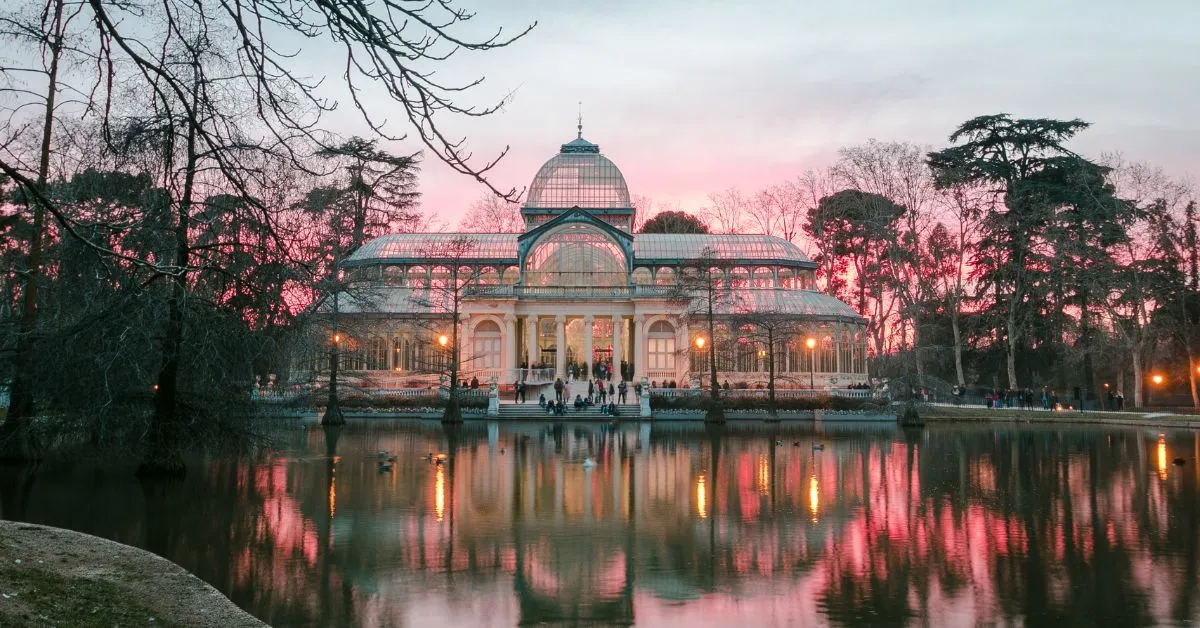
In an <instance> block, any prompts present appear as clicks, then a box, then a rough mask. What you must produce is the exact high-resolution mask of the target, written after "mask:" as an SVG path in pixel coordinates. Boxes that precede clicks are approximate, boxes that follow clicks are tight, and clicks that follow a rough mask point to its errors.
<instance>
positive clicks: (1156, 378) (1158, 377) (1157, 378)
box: [1146, 373, 1163, 405]
mask: <svg viewBox="0 0 1200 628" xmlns="http://www.w3.org/2000/svg"><path fill="white" fill-rule="evenodd" d="M1150 381H1151V382H1153V383H1154V385H1155V386H1162V383H1163V376H1162V374H1160V373H1155V374H1154V375H1151V376H1150ZM1152 403H1153V399H1152V398H1151V396H1150V395H1147V396H1146V404H1147V405H1149V404H1152Z"/></svg>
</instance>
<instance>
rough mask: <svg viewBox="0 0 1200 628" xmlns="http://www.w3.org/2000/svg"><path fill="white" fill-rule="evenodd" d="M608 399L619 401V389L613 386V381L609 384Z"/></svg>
mask: <svg viewBox="0 0 1200 628" xmlns="http://www.w3.org/2000/svg"><path fill="white" fill-rule="evenodd" d="M608 398H609V399H610V400H611V401H616V400H617V389H616V388H615V387H614V386H613V385H612V382H611V381H610V382H609V383H608Z"/></svg>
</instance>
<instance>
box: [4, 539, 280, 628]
mask: <svg viewBox="0 0 1200 628" xmlns="http://www.w3.org/2000/svg"><path fill="white" fill-rule="evenodd" d="M0 585H2V587H3V598H0V624H2V625H5V626H44V625H59V626H113V625H131V624H134V623H137V624H141V625H147V622H151V623H149V625H152V626H195V627H206V626H228V627H231V628H240V627H247V628H249V627H255V628H257V627H261V626H266V625H267V624H265V623H263V622H262V621H260V620H258V619H257V618H255V617H254V616H253V615H251V614H250V613H247V612H246V611H244V610H242V609H241V608H238V606H237V605H235V604H234V603H233V602H232V601H230V600H229V598H227V597H225V595H223V594H222V593H221V592H220V591H218V590H216V589H215V588H213V587H212V585H209V584H208V583H206V582H204V581H203V580H201V579H200V578H198V577H196V576H195V575H194V574H192V573H191V572H189V571H187V570H186V569H184V568H183V567H180V566H179V565H177V564H175V563H173V562H171V561H169V560H167V559H165V558H163V557H161V556H158V555H156V554H153V553H151V552H147V551H145V550H141V549H138V548H136V547H131V546H129V545H125V544H123V543H118V542H116V541H110V540H108V539H103V538H100V537H97V536H92V535H90V534H84V533H82V532H75V531H73V530H67V529H63V528H55V527H52V526H45V525H41V524H33V523H25V522H22V521H7V520H2V521H0Z"/></svg>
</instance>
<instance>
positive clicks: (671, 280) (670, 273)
mask: <svg viewBox="0 0 1200 628" xmlns="http://www.w3.org/2000/svg"><path fill="white" fill-rule="evenodd" d="M654 283H656V284H658V285H660V286H673V285H675V271H674V270H673V269H671V268H660V269H658V272H657V273H655V275H654Z"/></svg>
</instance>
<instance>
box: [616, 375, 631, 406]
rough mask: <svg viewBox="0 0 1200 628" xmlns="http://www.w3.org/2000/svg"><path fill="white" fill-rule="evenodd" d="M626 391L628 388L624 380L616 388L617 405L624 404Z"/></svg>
mask: <svg viewBox="0 0 1200 628" xmlns="http://www.w3.org/2000/svg"><path fill="white" fill-rule="evenodd" d="M628 389H629V386H628V385H627V384H626V383H625V380H621V385H620V386H617V401H618V402H619V403H625V392H626V391H627V390H628Z"/></svg>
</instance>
